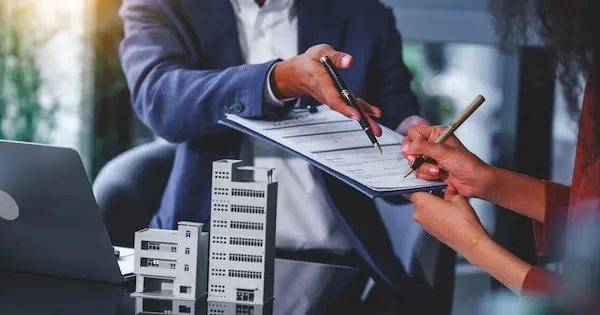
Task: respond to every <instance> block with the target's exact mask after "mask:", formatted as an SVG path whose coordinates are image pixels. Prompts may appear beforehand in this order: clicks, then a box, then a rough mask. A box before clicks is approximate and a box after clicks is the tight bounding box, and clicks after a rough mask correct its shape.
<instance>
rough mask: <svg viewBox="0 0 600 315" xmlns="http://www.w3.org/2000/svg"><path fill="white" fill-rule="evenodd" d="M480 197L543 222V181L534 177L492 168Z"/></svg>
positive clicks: (544, 206) (544, 203)
mask: <svg viewBox="0 0 600 315" xmlns="http://www.w3.org/2000/svg"><path fill="white" fill-rule="evenodd" d="M488 175H489V178H490V180H489V181H488V183H489V184H488V185H486V187H485V188H484V191H483V192H482V193H481V198H482V199H485V200H488V201H490V202H492V203H494V204H496V205H499V206H501V207H503V208H507V209H511V210H513V211H515V212H517V213H520V214H522V215H524V216H527V217H529V218H531V219H534V220H536V221H538V222H542V223H543V222H544V217H545V212H546V201H545V199H546V198H545V192H544V191H545V188H544V183H543V182H542V181H540V180H537V179H535V178H532V177H529V176H525V175H521V174H517V173H514V172H510V171H507V170H503V169H499V168H493V169H492V170H491V172H490V174H488Z"/></svg>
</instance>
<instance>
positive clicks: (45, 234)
mask: <svg viewBox="0 0 600 315" xmlns="http://www.w3.org/2000/svg"><path fill="white" fill-rule="evenodd" d="M0 191H3V192H4V193H5V194H0V195H2V198H0V202H1V204H0V209H4V210H0V257H1V258H0V269H7V270H15V271H24V272H31V273H37V274H46V275H55V276H61V277H69V278H77V279H84V280H90V281H98V282H108V283H122V282H123V277H122V276H121V272H120V270H119V267H118V264H117V261H116V258H115V256H114V251H113V248H112V246H111V244H110V239H109V237H108V233H107V232H106V229H105V227H104V223H103V220H102V216H101V214H100V211H99V209H98V206H97V204H96V200H95V198H94V195H93V192H92V189H91V186H90V183H89V181H88V178H87V175H86V172H85V169H84V167H83V163H82V162H81V158H80V156H79V154H78V153H77V151H75V150H72V149H68V148H59V147H53V146H47V145H39V144H31V143H21V142H11V141H0ZM8 196H10V197H8ZM11 199H12V200H11ZM13 200H14V201H13ZM14 203H16V206H17V207H18V210H15V209H14V206H15V205H14ZM6 209H8V210H6ZM16 211H18V215H17V213H16Z"/></svg>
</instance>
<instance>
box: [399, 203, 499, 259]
mask: <svg viewBox="0 0 600 315" xmlns="http://www.w3.org/2000/svg"><path fill="white" fill-rule="evenodd" d="M408 198H409V199H410V201H412V202H413V203H414V204H415V210H414V214H413V216H414V219H415V220H416V221H417V222H418V223H419V224H420V225H421V226H422V227H423V229H424V230H425V231H427V232H428V233H429V234H431V235H432V236H434V237H435V238H437V239H438V240H440V241H441V242H443V243H444V244H446V245H448V246H449V247H451V248H452V249H454V250H455V251H457V252H460V253H462V254H463V255H465V257H467V259H469V257H471V255H472V254H473V255H475V254H476V253H475V251H476V250H477V249H476V248H477V247H478V244H480V243H481V242H483V241H488V240H490V239H491V238H490V236H489V235H488V233H487V232H486V230H485V228H484V227H483V226H482V224H481V222H480V221H479V218H478V217H477V214H476V213H475V211H474V210H473V208H472V207H471V205H470V204H469V203H468V202H467V199H466V198H465V197H463V196H461V195H457V194H454V193H453V192H451V191H446V194H445V196H444V199H442V198H439V197H436V196H434V195H431V194H428V193H414V194H412V195H410V196H409V197H408Z"/></svg>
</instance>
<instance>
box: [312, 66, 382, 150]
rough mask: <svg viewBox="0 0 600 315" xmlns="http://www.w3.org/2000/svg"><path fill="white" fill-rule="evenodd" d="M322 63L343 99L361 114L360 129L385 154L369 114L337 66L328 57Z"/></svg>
mask: <svg viewBox="0 0 600 315" xmlns="http://www.w3.org/2000/svg"><path fill="white" fill-rule="evenodd" d="M321 63H322V64H323V65H324V66H325V69H327V72H328V73H329V76H331V79H332V80H333V82H334V83H335V85H336V87H337V89H338V91H339V92H340V94H341V95H342V98H343V99H344V100H345V101H346V103H348V105H350V106H352V107H354V108H355V109H356V110H358V112H359V113H360V116H361V117H360V120H359V121H358V123H359V124H360V127H361V128H362V129H363V130H364V132H365V133H366V134H367V136H368V137H369V140H371V143H373V146H374V147H375V149H376V150H377V152H379V153H380V154H383V152H382V151H381V146H380V145H379V142H378V141H377V138H375V135H374V134H373V131H372V130H371V126H370V125H369V121H368V120H367V117H368V116H367V114H366V113H365V112H364V111H363V109H362V108H361V107H360V106H359V105H358V102H357V101H356V98H355V97H354V95H353V94H352V93H351V92H350V91H349V90H348V87H347V86H346V83H344V81H343V80H342V77H340V76H339V75H338V73H337V71H336V69H335V66H334V65H333V63H332V62H331V59H329V57H327V56H325V57H322V58H321Z"/></svg>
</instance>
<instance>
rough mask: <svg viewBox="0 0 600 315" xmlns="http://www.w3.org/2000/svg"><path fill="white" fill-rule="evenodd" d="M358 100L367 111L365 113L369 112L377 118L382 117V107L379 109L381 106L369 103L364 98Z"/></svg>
mask: <svg viewBox="0 0 600 315" xmlns="http://www.w3.org/2000/svg"><path fill="white" fill-rule="evenodd" d="M356 101H357V102H358V105H360V107H362V109H363V110H364V111H365V113H367V114H368V115H370V116H373V117H376V118H381V114H382V113H381V109H379V107H376V106H373V105H371V104H369V103H367V102H366V101H365V100H363V99H362V98H358V97H357V98H356Z"/></svg>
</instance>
